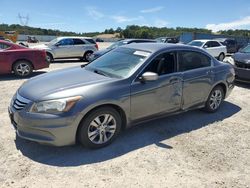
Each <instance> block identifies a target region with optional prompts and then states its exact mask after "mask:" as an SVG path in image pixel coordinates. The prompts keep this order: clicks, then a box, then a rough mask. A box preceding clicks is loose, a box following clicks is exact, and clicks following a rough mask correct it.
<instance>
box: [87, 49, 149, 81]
mask: <svg viewBox="0 0 250 188" xmlns="http://www.w3.org/2000/svg"><path fill="white" fill-rule="evenodd" d="M149 55H150V53H149V52H146V51H141V50H135V49H129V48H119V49H116V50H112V51H111V52H109V53H107V54H105V55H103V56H101V57H100V58H98V59H96V60H94V61H93V62H91V63H90V64H89V65H87V66H86V69H87V70H90V71H93V72H96V73H100V74H103V75H105V76H109V77H116V78H127V77H129V76H130V75H132V74H133V73H134V72H135V71H136V70H137V68H138V66H140V65H141V64H142V63H143V62H144V61H145V59H146V58H147V57H148V56H149Z"/></svg>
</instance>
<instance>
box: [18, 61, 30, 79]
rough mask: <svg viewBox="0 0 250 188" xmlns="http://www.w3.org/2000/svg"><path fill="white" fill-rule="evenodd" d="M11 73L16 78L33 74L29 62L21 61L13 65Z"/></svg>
mask: <svg viewBox="0 0 250 188" xmlns="http://www.w3.org/2000/svg"><path fill="white" fill-rule="evenodd" d="M13 71H14V73H15V75H16V76H19V77H27V76H29V75H30V74H31V73H32V72H33V66H32V64H31V63H30V62H28V61H25V60H21V61H18V62H16V63H15V64H14V66H13Z"/></svg>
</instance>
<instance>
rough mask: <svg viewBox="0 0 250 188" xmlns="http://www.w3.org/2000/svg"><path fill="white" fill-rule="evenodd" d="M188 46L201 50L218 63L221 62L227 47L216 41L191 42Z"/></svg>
mask: <svg viewBox="0 0 250 188" xmlns="http://www.w3.org/2000/svg"><path fill="white" fill-rule="evenodd" d="M188 45H191V46H196V47H199V48H203V49H205V50H206V51H207V52H208V53H209V54H211V55H212V56H213V57H215V58H217V59H218V60H220V61H223V59H224V58H225V57H226V54H227V47H226V46H224V45H223V44H221V43H220V42H218V41H216V40H193V41H191V42H190V43H188Z"/></svg>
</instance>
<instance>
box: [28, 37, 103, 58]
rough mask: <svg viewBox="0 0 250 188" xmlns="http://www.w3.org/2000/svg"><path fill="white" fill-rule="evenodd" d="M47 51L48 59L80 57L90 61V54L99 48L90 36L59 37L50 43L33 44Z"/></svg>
mask: <svg viewBox="0 0 250 188" xmlns="http://www.w3.org/2000/svg"><path fill="white" fill-rule="evenodd" d="M32 48H38V49H44V50H46V52H47V61H49V62H52V61H53V60H54V59H67V58H79V59H82V60H86V61H89V58H90V55H91V54H92V53H93V52H95V51H97V50H98V45H97V44H96V42H95V41H94V40H93V39H92V38H90V37H58V38H56V39H54V40H52V41H50V42H49V43H48V44H42V45H38V46H33V47H32Z"/></svg>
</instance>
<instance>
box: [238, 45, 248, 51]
mask: <svg viewBox="0 0 250 188" xmlns="http://www.w3.org/2000/svg"><path fill="white" fill-rule="evenodd" d="M240 52H243V53H250V45H247V46H246V47H245V48H243V49H241V50H240Z"/></svg>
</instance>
